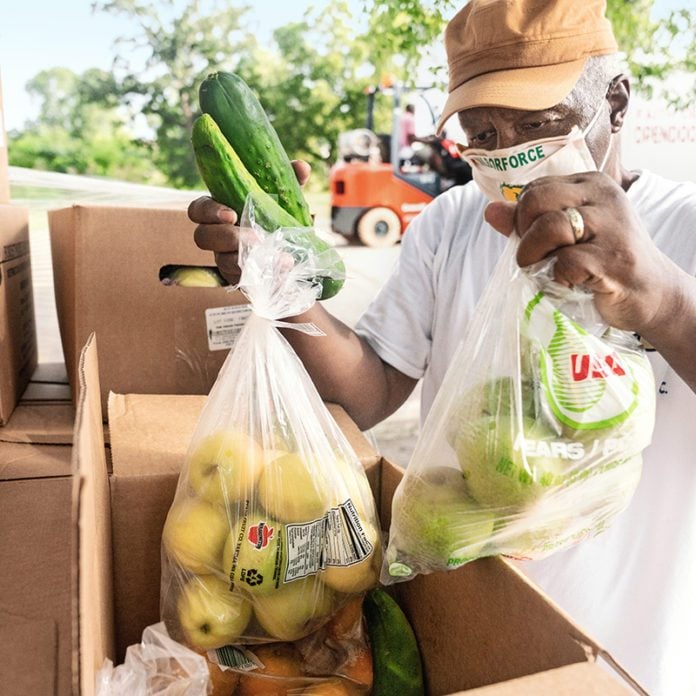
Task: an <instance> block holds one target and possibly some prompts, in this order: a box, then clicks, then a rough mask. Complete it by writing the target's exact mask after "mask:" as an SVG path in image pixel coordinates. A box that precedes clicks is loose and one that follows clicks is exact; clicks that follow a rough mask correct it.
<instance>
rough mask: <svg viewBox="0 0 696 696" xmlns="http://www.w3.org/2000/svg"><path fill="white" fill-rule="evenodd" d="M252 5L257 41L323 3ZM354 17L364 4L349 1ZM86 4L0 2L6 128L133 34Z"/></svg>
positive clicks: (261, 1) (682, 3)
mask: <svg viewBox="0 0 696 696" xmlns="http://www.w3.org/2000/svg"><path fill="white" fill-rule="evenodd" d="M230 4H233V2H232V1H231V2H230ZM234 4H248V5H251V6H253V8H252V9H251V11H250V12H249V14H248V15H247V20H248V22H249V25H250V28H251V29H252V30H253V31H254V32H255V33H256V35H257V37H258V39H259V41H260V42H262V43H263V42H264V41H269V40H270V37H271V32H272V31H273V29H275V28H277V27H279V26H282V25H284V24H287V23H288V22H292V21H294V20H299V19H301V18H302V15H303V13H304V11H305V10H306V9H307V8H308V7H309V6H310V5H314V6H321V5H322V4H324V0H246V1H245V0H240V2H239V3H237V2H234ZM349 4H350V6H351V7H352V9H353V10H354V13H355V14H356V15H357V14H359V13H360V10H361V7H362V0H349ZM91 5H92V2H91V1H90V0H58V1H57V0H31V2H27V1H26V0H24V1H22V0H0V17H2V22H0V77H1V79H2V93H3V95H4V112H5V114H4V115H5V127H6V129H7V130H13V129H17V128H21V127H22V126H23V125H24V122H25V121H26V120H27V119H28V118H32V117H33V116H35V115H36V110H37V105H36V104H34V103H32V100H31V99H30V97H29V95H28V94H27V93H26V91H25V85H26V83H27V82H28V81H29V80H30V79H31V78H32V77H34V75H36V74H37V73H38V72H40V71H41V70H44V69H46V68H50V67H54V66H59V65H60V66H64V67H67V68H70V69H71V70H73V71H75V72H78V73H79V72H82V71H83V70H86V69H87V68H91V67H97V68H103V69H108V68H109V67H110V65H111V60H112V58H113V50H112V45H113V42H114V40H115V39H116V38H117V37H118V36H122V35H127V34H130V33H132V30H133V25H132V23H131V20H128V19H125V18H123V17H118V16H114V15H110V14H106V13H97V14H94V13H92V11H91ZM686 6H688V2H687V0H656V2H655V11H656V13H657V14H663V13H664V12H665V11H666V10H667V9H669V8H674V7H686Z"/></svg>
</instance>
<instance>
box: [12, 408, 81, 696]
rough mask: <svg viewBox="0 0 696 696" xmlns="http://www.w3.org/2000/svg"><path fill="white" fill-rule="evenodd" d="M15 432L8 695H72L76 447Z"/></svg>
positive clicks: (13, 433) (44, 419) (18, 412)
mask: <svg viewBox="0 0 696 696" xmlns="http://www.w3.org/2000/svg"><path fill="white" fill-rule="evenodd" d="M20 411H21V406H20V407H18V408H17V410H16V411H15V414H14V415H18V414H20ZM14 415H13V418H12V419H10V423H12V422H13V420H14ZM47 416H48V414H46V413H45V414H44V415H43V416H42V420H43V421H44V422H46V420H47ZM49 420H50V418H49ZM26 422H28V420H27V419H25V423H26ZM7 427H8V428H9V425H8V426H7ZM38 429H39V428H34V427H32V430H38ZM4 431H5V428H0V438H4V437H5V436H6V433H5V432H4ZM11 437H12V438H16V439H18V440H21V441H20V442H15V441H9V442H8V441H5V440H0V529H2V531H1V532H0V558H1V559H2V564H0V665H1V667H0V693H1V694H12V695H14V694H69V693H70V688H71V680H72V677H71V671H72V661H73V655H74V650H73V642H72V641H73V630H72V620H73V612H72V607H73V588H72V581H71V578H72V572H73V570H74V567H75V564H74V561H76V558H74V557H73V554H72V553H71V541H72V536H73V533H74V525H73V520H72V515H73V480H72V475H71V461H72V447H71V446H70V444H68V445H52V444H44V445H37V444H34V443H31V442H28V441H27V440H28V437H29V436H28V434H27V433H22V432H21V430H20V429H19V427H17V428H14V427H13V429H12V434H11ZM68 442H70V440H68ZM37 665H38V666H39V667H38V668H37Z"/></svg>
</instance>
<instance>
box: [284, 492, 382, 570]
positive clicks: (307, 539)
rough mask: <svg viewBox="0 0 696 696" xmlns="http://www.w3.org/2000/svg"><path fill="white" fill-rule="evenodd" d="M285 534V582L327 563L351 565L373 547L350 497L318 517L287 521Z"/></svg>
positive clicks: (322, 567) (366, 554)
mask: <svg viewBox="0 0 696 696" xmlns="http://www.w3.org/2000/svg"><path fill="white" fill-rule="evenodd" d="M285 533H286V539H287V559H288V564H287V568H286V571H285V582H291V581H292V580H297V579H299V578H304V577H307V576H308V575H312V574H314V573H317V572H318V571H319V570H323V569H324V568H326V566H348V565H352V564H353V563H357V562H358V561H361V560H362V559H363V558H365V557H366V556H369V555H370V553H371V552H372V548H373V547H372V544H371V543H370V542H369V541H368V539H367V536H366V535H365V531H364V529H363V526H362V524H361V522H360V517H359V515H358V512H357V510H356V509H355V505H353V501H352V500H350V499H348V500H346V502H345V503H342V504H341V505H338V506H337V507H334V508H331V510H329V512H327V513H326V515H325V516H324V517H323V518H321V519H319V520H314V521H312V522H307V523H304V524H287V525H286V526H285Z"/></svg>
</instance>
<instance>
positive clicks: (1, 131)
mask: <svg viewBox="0 0 696 696" xmlns="http://www.w3.org/2000/svg"><path fill="white" fill-rule="evenodd" d="M9 202H10V172H9V170H8V155H7V134H6V132H5V113H4V109H3V101H2V79H1V76H0V204H3V203H9Z"/></svg>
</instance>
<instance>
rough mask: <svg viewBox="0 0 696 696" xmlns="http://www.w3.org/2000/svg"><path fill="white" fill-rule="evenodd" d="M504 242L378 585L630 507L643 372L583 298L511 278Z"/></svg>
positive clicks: (645, 386) (396, 514)
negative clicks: (500, 255)
mask: <svg viewBox="0 0 696 696" xmlns="http://www.w3.org/2000/svg"><path fill="white" fill-rule="evenodd" d="M518 244H519V240H518V239H517V238H512V239H510V241H509V242H508V243H507V246H506V248H505V251H504V253H503V255H502V257H501V259H500V261H499V263H498V265H497V266H496V269H495V270H494V273H493V276H492V278H491V280H490V282H489V285H488V286H487V288H486V290H485V292H484V295H483V296H482V298H481V300H480V302H479V305H478V307H477V309H476V311H475V314H474V316H473V318H472V321H471V324H470V328H469V330H468V334H467V336H466V337H465V338H464V339H463V341H462V343H461V345H460V347H459V349H458V351H457V353H456V355H455V357H454V358H453V360H452V364H451V365H450V367H449V370H448V372H447V374H446V376H445V378H444V381H443V383H442V386H441V387H440V391H439V393H438V395H437V397H436V399H435V402H434V404H433V406H432V409H431V411H430V413H429V415H428V417H427V419H426V421H425V423H424V425H423V429H422V434H421V436H420V438H419V441H418V443H417V445H416V448H415V451H414V454H413V457H412V459H411V462H410V464H409V466H408V468H407V471H406V474H405V476H404V478H403V480H402V481H401V483H400V485H399V487H398V489H397V491H396V494H395V496H394V499H393V506H392V523H391V528H390V538H389V544H388V548H387V552H386V557H385V563H384V567H383V573H382V580H383V582H396V581H399V580H403V579H408V578H410V577H412V576H413V575H415V574H417V573H427V572H431V571H436V570H445V569H453V568H457V567H459V566H461V565H463V564H465V563H467V562H469V561H472V560H474V559H476V558H479V557H483V556H491V555H499V554H500V555H506V556H510V557H514V558H518V559H540V558H544V557H546V556H548V555H550V554H552V553H554V552H556V551H558V550H560V549H564V548H567V547H568V546H570V545H572V544H575V543H577V542H579V541H581V540H583V539H585V538H588V537H591V536H594V535H596V534H599V533H600V532H602V530H604V529H606V528H607V527H608V526H609V525H611V524H612V522H613V521H614V519H615V518H616V517H617V515H619V514H620V513H621V511H622V510H624V509H625V508H626V506H627V505H628V504H629V502H630V500H631V498H632V496H633V493H634V491H635V489H636V486H637V485H638V482H639V479H640V475H641V467H642V458H641V452H642V450H643V449H644V448H645V447H646V446H647V445H648V444H649V443H650V440H651V437H652V431H653V425H654V417H655V386H654V380H653V374H652V368H651V366H650V363H649V361H648V359H647V356H646V354H645V352H644V351H643V349H642V347H641V346H640V344H639V343H638V341H637V339H636V338H635V337H634V335H633V334H629V333H627V332H624V331H619V330H616V329H613V328H609V327H607V326H606V324H604V323H603V322H602V320H601V317H600V316H599V314H598V313H597V311H596V308H595V306H594V302H593V298H592V295H591V294H590V293H587V292H584V291H583V290H581V289H568V288H565V287H562V286H560V285H559V284H557V283H555V282H553V280H552V262H543V263H542V264H540V265H538V266H536V267H533V268H532V269H526V270H522V269H520V268H519V267H518V265H517V263H516V261H515V253H516V249H517V246H518Z"/></svg>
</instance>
